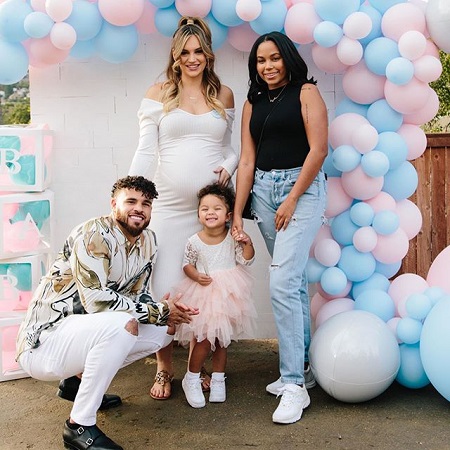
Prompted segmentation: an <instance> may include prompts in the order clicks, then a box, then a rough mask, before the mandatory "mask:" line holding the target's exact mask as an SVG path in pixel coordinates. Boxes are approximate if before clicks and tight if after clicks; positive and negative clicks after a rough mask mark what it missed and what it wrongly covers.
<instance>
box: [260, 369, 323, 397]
mask: <svg viewBox="0 0 450 450" xmlns="http://www.w3.org/2000/svg"><path fill="white" fill-rule="evenodd" d="M304 376H305V387H306V389H312V388H313V387H314V386H315V385H316V379H315V378H314V374H313V373H312V370H311V366H308V368H307V369H306V370H305V374H304ZM283 387H284V383H283V382H282V381H281V377H280V378H278V380H276V381H274V382H273V383H270V384H268V385H267V386H266V391H267V392H268V393H269V394H272V395H278V394H281V390H282V389H283Z"/></svg>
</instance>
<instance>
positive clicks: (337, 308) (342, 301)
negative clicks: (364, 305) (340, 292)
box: [314, 298, 355, 329]
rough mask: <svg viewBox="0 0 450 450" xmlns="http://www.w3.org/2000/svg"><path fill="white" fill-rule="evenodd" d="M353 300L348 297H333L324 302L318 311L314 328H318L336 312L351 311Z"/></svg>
mask: <svg viewBox="0 0 450 450" xmlns="http://www.w3.org/2000/svg"><path fill="white" fill-rule="evenodd" d="M354 307H355V302H354V301H353V300H352V299H350V298H335V299H333V300H330V301H328V302H327V303H325V304H324V305H323V306H322V307H321V308H320V309H319V311H318V313H317V316H316V318H315V321H314V324H315V326H316V329H317V328H319V327H320V326H321V325H322V324H323V323H324V322H325V321H326V320H328V319H329V318H330V317H333V316H335V315H336V314H339V313H342V312H345V311H352V310H353V309H354Z"/></svg>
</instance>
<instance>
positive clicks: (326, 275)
mask: <svg viewBox="0 0 450 450" xmlns="http://www.w3.org/2000/svg"><path fill="white" fill-rule="evenodd" d="M320 285H321V286H322V289H323V290H324V291H325V292H327V293H328V294H331V295H335V294H339V293H340V292H341V291H342V290H343V289H345V287H346V285H347V276H346V275H345V273H344V271H343V270H341V269H339V268H338V267H328V268H327V269H325V270H324V272H323V273H322V276H321V277H320Z"/></svg>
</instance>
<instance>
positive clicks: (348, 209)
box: [0, 0, 450, 401]
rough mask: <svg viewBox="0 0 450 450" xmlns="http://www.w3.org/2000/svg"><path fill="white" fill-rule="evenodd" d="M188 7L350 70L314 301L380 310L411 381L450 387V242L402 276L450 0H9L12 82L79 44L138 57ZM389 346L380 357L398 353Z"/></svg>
mask: <svg viewBox="0 0 450 450" xmlns="http://www.w3.org/2000/svg"><path fill="white" fill-rule="evenodd" d="M182 15H189V16H200V17H204V18H206V20H207V22H208V24H209V25H210V28H211V30H212V34H213V46H214V48H215V49H217V48H219V47H220V46H222V44H224V42H225V41H228V42H229V44H231V46H233V47H234V48H235V49H237V50H239V51H244V52H245V51H249V49H250V47H251V45H252V43H253V42H254V40H255V38H256V37H257V36H258V35H260V34H263V33H266V32H269V31H272V30H278V31H282V32H284V33H285V34H286V35H287V36H289V37H290V38H291V39H292V40H293V41H294V42H295V43H297V44H299V45H300V46H301V45H304V44H311V48H312V51H311V52H312V58H313V61H314V63H315V64H316V66H317V67H318V68H319V69H320V70H322V71H324V72H326V73H330V74H342V87H343V91H344V94H345V98H344V100H342V101H341V103H340V104H339V105H338V106H337V108H336V117H335V119H334V120H333V121H332V122H331V124H330V128H329V145H330V153H329V156H328V158H327V160H326V164H325V165H326V172H327V173H328V180H329V188H328V196H329V200H328V207H327V210H326V216H327V217H328V219H329V224H328V225H327V226H325V227H323V229H322V230H321V232H320V233H319V235H318V236H317V238H316V241H315V243H314V245H313V248H312V251H311V257H310V259H309V262H308V267H307V271H308V276H309V281H310V282H312V283H316V286H317V293H316V294H315V295H314V296H313V298H312V304H311V313H312V316H313V318H314V319H315V323H316V327H321V326H322V323H324V322H325V321H326V320H327V319H329V318H331V317H332V316H335V315H337V313H345V312H349V311H350V310H364V311H368V312H371V313H373V314H374V315H376V316H378V317H379V318H380V319H382V320H383V321H384V322H385V323H387V324H388V326H389V327H390V328H391V329H392V330H393V331H394V334H395V336H396V338H397V342H398V343H399V355H400V363H399V368H397V369H399V370H398V374H397V378H396V379H397V381H398V382H400V383H401V384H403V385H404V386H406V387H410V388H420V387H423V386H425V385H427V384H428V383H429V382H430V381H431V382H432V383H433V385H434V386H435V387H436V389H437V390H438V391H439V392H440V393H441V394H442V395H443V396H444V397H445V398H447V399H448V400H450V383H448V382H447V381H446V380H448V379H449V377H450V356H449V355H450V351H449V344H448V342H450V339H449V338H448V336H444V332H445V333H447V332H446V331H445V330H446V329H448V328H449V327H448V326H447V325H445V320H447V323H448V321H450V301H449V300H450V295H449V294H450V284H449V283H450V282H449V278H450V277H449V276H448V267H449V266H450V251H449V249H450V248H447V249H446V250H445V251H444V252H442V254H441V255H439V257H438V258H437V259H436V261H435V262H434V263H433V265H432V267H431V268H430V271H429V274H428V276H427V279H426V280H425V279H423V278H422V277H420V276H418V275H415V274H403V275H400V276H398V277H397V278H395V279H394V280H393V281H391V280H390V279H391V278H392V277H393V276H394V275H395V274H396V273H397V272H398V270H399V268H400V266H401V261H402V259H403V258H404V257H405V256H406V254H407V251H408V248H409V240H410V239H412V238H413V237H415V236H416V235H417V234H418V232H419V231H420V229H421V225H422V217H421V213H420V211H419V210H418V208H417V206H416V205H415V204H414V203H412V202H411V201H410V200H408V197H410V196H411V195H412V194H413V193H414V192H415V190H416V188H417V184H418V177H417V173H416V170H415V169H414V166H413V165H412V164H411V161H412V160H414V159H416V158H418V157H419V156H420V155H421V154H422V153H423V152H424V150H425V148H426V142H427V141H426V136H425V134H424V132H423V131H422V129H421V128H420V125H422V124H424V123H426V122H428V121H429V120H431V119H432V118H433V117H434V116H435V115H436V112H437V110H438V107H439V101H438V98H437V95H436V93H435V92H434V91H433V90H432V89H431V88H430V87H429V83H430V82H431V81H434V80H436V79H438V78H439V76H440V74H441V71H442V66H441V63H440V60H439V49H441V50H444V51H446V52H450V33H448V30H449V29H450V8H448V0H429V1H428V2H425V1H422V0H409V1H405V0H339V1H336V0H126V1H125V0H73V1H72V0H6V1H3V2H0V61H1V65H0V84H13V83H16V82H18V81H19V80H21V79H22V78H23V77H24V76H25V75H26V73H27V71H28V67H29V66H33V67H38V68H39V67H46V66H49V65H53V64H58V63H61V62H63V61H64V60H65V59H66V58H68V57H72V58H82V59H85V58H89V57H92V56H94V55H96V56H98V57H100V58H102V59H104V60H106V61H108V62H111V63H121V62H125V61H127V60H128V59H129V58H131V56H132V55H133V54H134V52H135V51H136V49H137V47H138V41H139V34H151V33H159V34H161V35H163V36H166V37H171V36H172V34H173V32H174V30H175V28H176V26H177V22H178V20H179V18H180V16H182ZM437 303H439V313H433V312H434V311H435V310H436V308H434V305H437ZM429 313H430V314H429ZM428 316H430V317H428ZM431 316H432V317H431ZM319 329H320V328H319ZM319 329H318V330H319ZM322 334H323V333H322ZM313 339H314V338H313ZM437 342H439V343H441V344H439V345H436V343H437ZM382 350H383V349H381V351H380V356H379V357H378V360H377V361H372V363H374V364H375V365H382V364H383V359H387V358H383V356H382V355H383V351H382ZM357 358H358V357H357ZM354 362H355V361H354ZM356 362H358V361H356ZM341 381H342V380H341ZM344 381H345V380H344ZM385 387H387V386H385ZM385 387H384V388H385ZM367 395H368V394H367ZM367 395H366V396H364V395H363V396H362V397H361V398H359V400H365V399H367ZM338 398H340V399H342V400H344V401H345V400H346V398H345V395H344V398H342V395H341V396H340V397H339V396H338ZM347 400H348V398H347ZM359 400H358V401H359ZM349 401H351V400H349Z"/></svg>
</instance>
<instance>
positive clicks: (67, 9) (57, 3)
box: [45, 0, 72, 22]
mask: <svg viewBox="0 0 450 450" xmlns="http://www.w3.org/2000/svg"><path fill="white" fill-rule="evenodd" d="M45 9H46V11H47V14H48V15H49V16H50V18H52V19H53V20H54V21H55V22H62V21H63V20H66V19H67V18H68V17H69V16H70V14H71V13H72V0H46V1H45Z"/></svg>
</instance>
